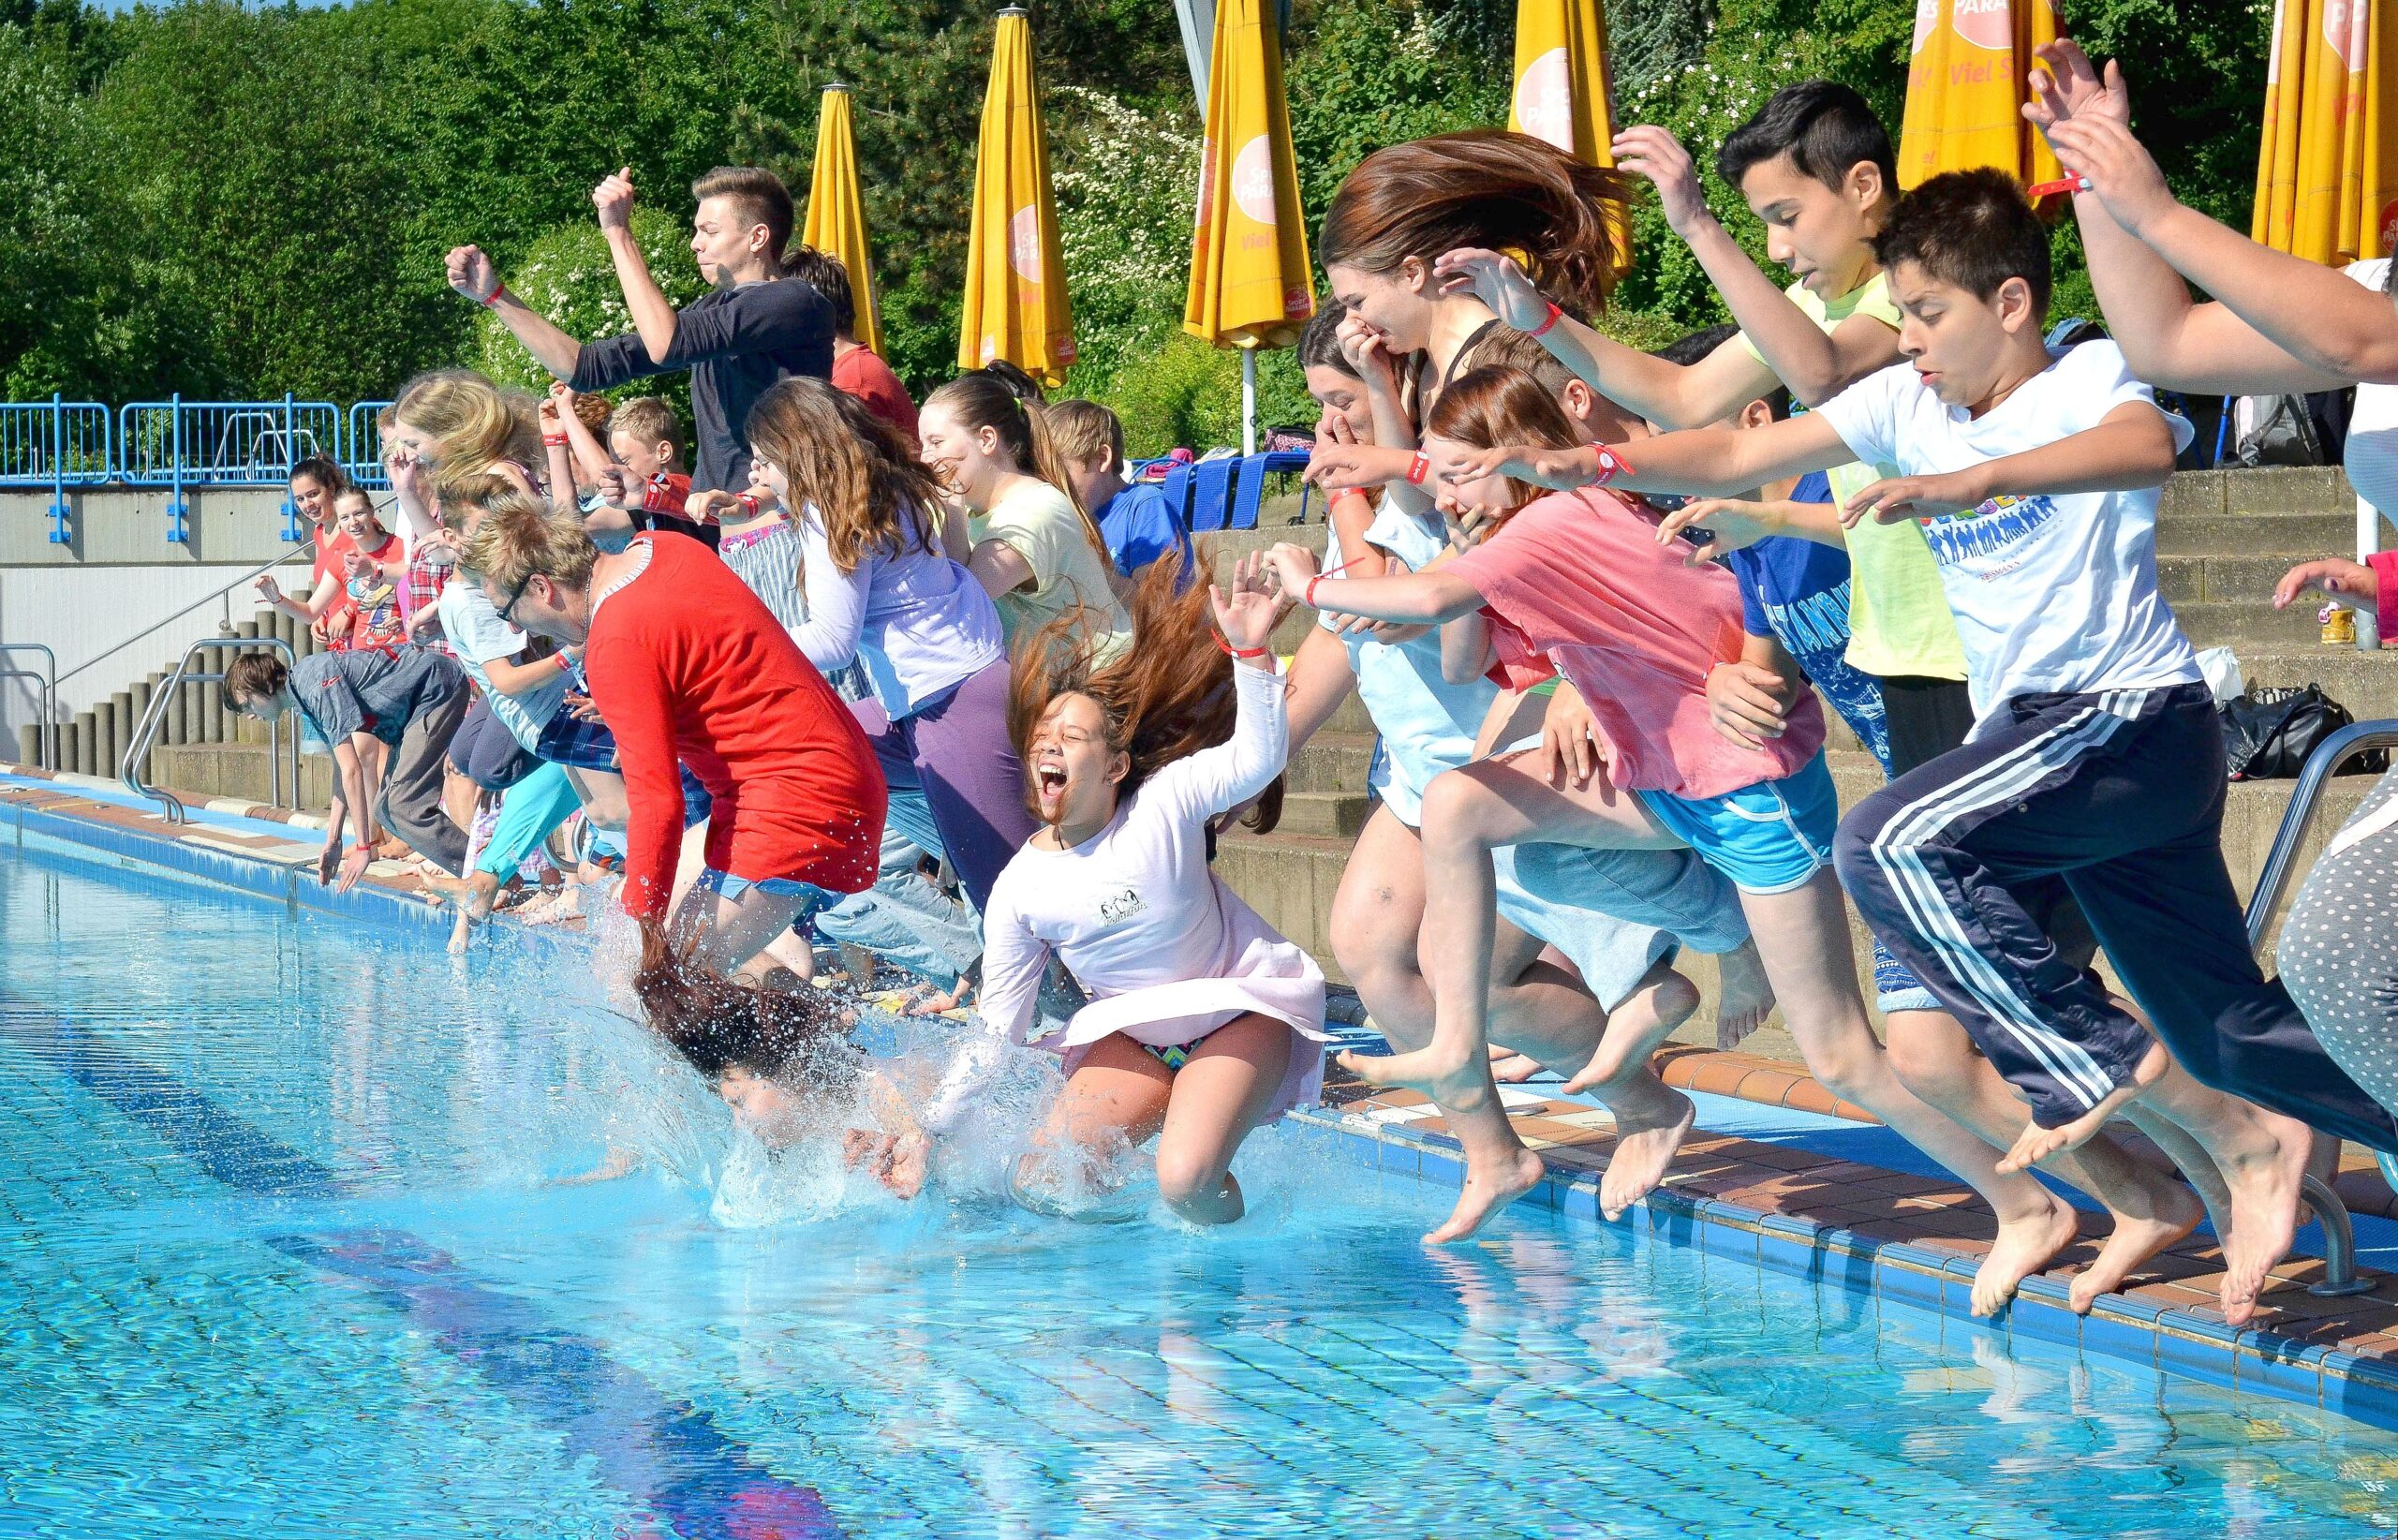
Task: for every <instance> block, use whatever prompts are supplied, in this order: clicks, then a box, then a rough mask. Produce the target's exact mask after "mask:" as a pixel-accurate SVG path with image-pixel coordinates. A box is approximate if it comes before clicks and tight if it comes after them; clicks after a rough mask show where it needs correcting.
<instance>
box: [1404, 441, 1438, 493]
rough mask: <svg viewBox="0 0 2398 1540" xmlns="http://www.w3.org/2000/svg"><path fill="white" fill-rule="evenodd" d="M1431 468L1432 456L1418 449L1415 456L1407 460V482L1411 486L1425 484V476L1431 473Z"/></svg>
mask: <svg viewBox="0 0 2398 1540" xmlns="http://www.w3.org/2000/svg"><path fill="white" fill-rule="evenodd" d="M1431 470H1432V457H1431V456H1430V455H1428V454H1427V453H1425V452H1423V451H1422V450H1417V451H1416V452H1415V458H1414V459H1413V460H1410V461H1408V462H1407V484H1408V485H1409V486H1422V485H1423V484H1424V478H1425V477H1426V476H1428V475H1429V474H1431Z"/></svg>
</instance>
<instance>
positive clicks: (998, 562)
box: [917, 369, 1132, 652]
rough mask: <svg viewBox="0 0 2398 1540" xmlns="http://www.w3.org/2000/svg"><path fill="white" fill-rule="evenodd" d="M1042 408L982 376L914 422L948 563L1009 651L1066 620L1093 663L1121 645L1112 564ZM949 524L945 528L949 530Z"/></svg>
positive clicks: (928, 405) (933, 403) (1123, 619)
mask: <svg viewBox="0 0 2398 1540" xmlns="http://www.w3.org/2000/svg"><path fill="white" fill-rule="evenodd" d="M1045 413H1046V408H1045V407H1043V406H1042V405H1041V403H1039V402H1038V401H1028V400H1026V399H1025V398H1024V397H1023V396H1021V395H1019V394H1018V393H1016V392H1015V391H1014V390H1011V389H1010V388H1009V386H1008V384H1007V382H1006V381H1004V380H1002V379H1000V378H999V377H998V376H996V375H993V374H991V373H989V372H988V371H986V370H979V369H978V370H975V371H974V372H972V373H970V374H964V375H960V376H958V377H957V378H955V379H953V380H951V381H950V382H949V383H948V384H946V385H944V386H942V387H941V388H940V389H939V390H937V391H935V392H933V393H932V394H931V395H929V396H927V397H926V398H925V409H924V411H923V413H922V414H921V415H920V416H919V418H918V419H917V434H918V437H920V438H921V439H922V441H923V445H924V449H923V454H924V461H925V466H927V467H928V468H929V469H930V470H931V471H932V473H933V475H934V476H935V477H937V478H938V479H939V480H940V483H941V484H942V486H944V487H945V488H946V489H947V490H948V492H949V493H950V495H951V496H953V497H954V498H955V501H956V503H957V505H958V508H959V509H960V510H961V511H963V512H964V514H965V520H964V527H963V528H962V529H955V528H945V529H944V532H943V533H944V538H945V539H946V540H948V541H949V542H950V543H949V544H948V546H947V549H948V550H949V553H950V555H952V556H954V557H955V558H956V559H957V560H958V561H960V562H962V563H964V564H965V566H966V569H967V570H969V571H970V572H972V573H973V574H974V578H975V581H976V582H978V583H980V584H981V585H983V591H984V593H987V594H989V595H990V596H991V598H992V599H993V600H997V601H998V603H999V620H1000V623H1001V624H1002V625H1003V626H1004V627H1005V628H1006V629H1007V639H1008V645H1009V647H1010V648H1011V649H1014V648H1019V647H1021V646H1022V645H1023V644H1024V642H1025V639H1026V638H1028V637H1029V636H1031V635H1032V634H1033V633H1034V632H1036V631H1039V630H1041V629H1043V628H1044V627H1046V626H1047V625H1049V623H1050V622H1052V621H1054V620H1057V619H1059V618H1060V617H1065V616H1073V617H1075V619H1074V624H1073V629H1072V634H1073V636H1074V637H1076V638H1077V639H1079V638H1080V637H1081V636H1083V635H1086V634H1088V635H1089V636H1091V637H1093V638H1095V639H1096V642H1097V644H1098V645H1099V647H1100V648H1101V650H1102V651H1103V652H1114V651H1118V650H1120V649H1121V648H1123V647H1125V646H1128V645H1129V644H1131V641H1132V622H1131V620H1130V619H1129V618H1128V617H1127V616H1126V615H1125V613H1124V608H1123V605H1122V604H1121V603H1119V602H1118V600H1117V597H1116V589H1117V582H1118V578H1117V572H1116V566H1115V563H1114V562H1113V561H1112V560H1110V559H1109V557H1108V555H1107V541H1106V540H1105V538H1104V537H1103V536H1102V535H1101V534H1100V531H1099V526H1098V525H1096V524H1094V523H1093V522H1092V521H1091V516H1090V514H1089V512H1088V511H1087V510H1085V509H1084V507H1083V506H1082V505H1081V504H1080V503H1079V502H1076V501H1075V500H1074V491H1073V477H1072V475H1071V474H1070V472H1069V469H1068V466H1067V465H1066V463H1065V460H1064V458H1063V457H1062V456H1060V455H1059V454H1058V448H1057V445H1056V443H1055V442H1054V441H1052V439H1051V437H1050V434H1049V423H1048V419H1047V417H1046V415H1045ZM953 522H955V521H953Z"/></svg>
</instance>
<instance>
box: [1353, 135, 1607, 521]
mask: <svg viewBox="0 0 2398 1540" xmlns="http://www.w3.org/2000/svg"><path fill="white" fill-rule="evenodd" d="M1631 187H1632V183H1631V181H1630V180H1629V179H1628V178H1627V177H1625V176H1624V175H1623V173H1621V172H1620V171H1616V170H1610V169H1607V168H1605V167H1599V166H1589V165H1585V164H1583V163H1582V162H1581V161H1578V160H1576V159H1575V158H1574V157H1573V156H1572V155H1567V154H1565V153H1564V152H1562V151H1561V150H1559V149H1557V148H1556V147H1555V146H1554V145H1550V144H1547V143H1545V142H1543V141H1540V140H1536V139H1533V138H1532V137H1531V136H1530V135H1528V134H1517V133H1508V132H1502V131H1501V130H1498V129H1491V128H1475V129H1469V130H1467V131H1465V132H1463V133H1455V134H1437V135H1434V136H1433V137H1431V138H1429V139H1421V140H1416V141H1414V142H1412V143H1407V144H1394V145H1391V146H1390V147H1389V148H1387V149H1383V150H1377V151H1376V152H1374V153H1373V154H1372V155H1368V156H1367V157H1366V158H1365V159H1364V160H1363V161H1362V162H1360V163H1359V164H1358V167H1357V169H1356V170H1354V171H1351V172H1350V173H1349V175H1348V177H1347V179H1346V180H1344V181H1343V182H1342V183H1341V184H1340V191H1339V192H1338V193H1336V194H1334V195H1333V199H1332V207H1331V208H1330V209H1328V210H1327V211H1325V216H1324V234H1323V240H1322V243H1321V244H1320V245H1319V247H1318V250H1319V253H1320V255H1321V256H1322V257H1323V259H1324V274H1325V281H1326V283H1327V284H1328V285H1329V286H1330V287H1331V289H1332V295H1333V298H1334V300H1336V301H1337V302H1338V303H1339V304H1340V305H1341V306H1343V307H1344V309H1345V310H1346V312H1347V315H1346V318H1345V319H1344V321H1343V324H1342V329H1341V330H1342V343H1343V348H1344V350H1345V351H1346V352H1347V353H1348V355H1349V358H1350V361H1351V363H1353V364H1354V366H1355V368H1356V371H1357V373H1358V375H1359V376H1360V378H1363V380H1364V381H1365V385H1366V391H1367V395H1368V399H1369V401H1370V402H1371V404H1372V407H1373V421H1374V436H1373V437H1374V441H1373V442H1372V443H1370V444H1367V443H1354V444H1343V445H1339V446H1323V445H1319V446H1318V448H1317V452H1316V455H1315V458H1314V461H1313V462H1312V464H1311V466H1310V476H1311V477H1321V476H1324V475H1325V474H1329V473H1331V472H1333V471H1335V470H1339V471H1341V472H1344V473H1346V479H1345V480H1344V481H1343V483H1342V484H1344V485H1349V486H1357V485H1365V484H1370V483H1371V482H1374V481H1380V482H1382V483H1383V484H1384V486H1385V487H1386V488H1387V490H1388V493H1389V495H1390V496H1392V497H1393V498H1395V499H1396V500H1397V502H1398V504H1399V507H1400V508H1402V509H1404V510H1405V511H1408V512H1410V513H1414V514H1416V515H1418V516H1419V517H1422V516H1428V515H1429V514H1430V512H1431V510H1432V489H1431V488H1429V487H1428V486H1427V485H1425V484H1424V479H1423V475H1422V467H1421V466H1420V464H1418V463H1417V462H1416V460H1415V450H1416V444H1417V435H1418V430H1419V429H1420V427H1421V425H1422V423H1423V420H1424V414H1425V413H1426V412H1427V411H1428V410H1429V409H1430V407H1431V406H1432V404H1433V403H1434V402H1436V401H1438V400H1439V399H1440V395H1441V392H1442V391H1443V388H1444V387H1445V385H1446V384H1447V382H1448V381H1450V380H1453V379H1455V378H1458V377H1459V376H1461V375H1463V374H1464V373H1465V372H1466V371H1467V370H1469V369H1471V368H1473V366H1474V362H1475V360H1474V357H1473V353H1474V348H1475V347H1476V345H1477V344H1478V343H1480V342H1481V341H1482V340H1483V339H1484V338H1485V337H1487V336H1488V335H1489V334H1490V333H1491V332H1492V331H1493V330H1494V329H1495V328H1496V327H1497V326H1498V325H1499V318H1498V316H1497V314H1496V313H1495V312H1494V311H1492V310H1491V308H1490V307H1489V306H1488V305H1487V304H1484V303H1483V302H1482V301H1481V300H1480V299H1479V298H1477V297H1476V296H1475V295H1474V293H1473V289H1471V287H1470V286H1469V285H1467V284H1464V283H1461V282H1452V281H1450V280H1449V279H1448V278H1446V277H1445V276H1444V275H1443V274H1441V273H1439V272H1437V271H1436V267H1437V264H1438V263H1439V261H1440V259H1441V258H1442V257H1443V255H1444V254H1445V253H1447V252H1450V251H1453V250H1455V249H1457V248H1458V247H1461V246H1463V247H1480V246H1490V247H1495V248H1497V249H1500V250H1502V251H1507V250H1512V251H1517V252H1521V253H1522V254H1523V257H1524V259H1525V264H1526V266H1527V268H1528V269H1529V271H1530V272H1531V274H1532V279H1533V281H1534V282H1536V283H1537V284H1539V286H1540V287H1541V289H1542V291H1543V292H1544V293H1547V294H1548V295H1549V296H1550V297H1551V298H1552V299H1553V300H1555V301H1556V302H1557V304H1559V305H1560V306H1562V309H1563V310H1565V311H1568V312H1571V313H1572V314H1574V315H1576V316H1596V315H1598V314H1600V313H1601V312H1603V311H1604V310H1606V302H1607V296H1608V294H1609V293H1610V292H1612V291H1613V289H1614V287H1615V276H1616V270H1615V263H1614V253H1616V252H1617V251H1619V250H1621V249H1623V242H1624V241H1625V238H1626V236H1627V233H1628V231H1629V230H1630V220H1631V213H1630V207H1631V204H1630V199H1631ZM1411 471H1413V472H1414V475H1412V476H1411V474H1410V473H1411Z"/></svg>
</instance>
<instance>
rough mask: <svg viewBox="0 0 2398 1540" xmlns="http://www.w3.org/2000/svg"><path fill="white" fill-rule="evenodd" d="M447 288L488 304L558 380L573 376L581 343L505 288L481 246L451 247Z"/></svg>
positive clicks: (579, 356) (527, 349)
mask: <svg viewBox="0 0 2398 1540" xmlns="http://www.w3.org/2000/svg"><path fill="white" fill-rule="evenodd" d="M449 268H450V287H451V288H452V289H456V290H457V291H458V292H459V293H461V294H464V295H465V296H466V298H468V299H470V300H472V301H474V302H475V303H476V304H480V305H485V306H488V307H489V308H490V310H491V313H492V314H493V315H495V316H497V317H498V318H499V320H500V324H501V325H503V326H505V327H507V328H508V330H509V332H510V333H511V335H513V336H514V337H515V338H516V340H517V341H519V342H521V343H523V344H524V345H525V351H526V352H528V353H530V354H532V355H533V357H534V358H535V360H537V361H538V362H539V363H540V365H541V367H542V368H544V369H547V370H548V371H549V372H550V373H552V374H554V375H555V376H557V377H558V378H560V379H569V378H573V375H574V372H575V370H576V368H577V367H578V366H579V365H580V364H581V363H582V361H583V344H581V343H579V342H577V341H575V340H574V338H572V337H570V336H568V335H567V334H566V333H564V332H561V331H560V330H558V328H557V327H556V326H555V325H554V324H553V323H552V322H551V320H550V318H548V317H546V316H544V315H542V314H541V313H540V312H539V311H537V310H535V309H533V308H532V307H531V306H530V305H528V304H525V302H524V301H522V300H520V299H518V298H517V297H516V296H515V295H513V294H511V293H510V292H509V291H508V287H507V286H506V285H505V284H502V283H501V282H500V281H499V274H498V272H497V271H496V269H494V268H493V266H492V263H491V259H490V258H488V257H486V256H484V255H483V252H482V248H481V246H455V247H452V248H451V252H450V257H449Z"/></svg>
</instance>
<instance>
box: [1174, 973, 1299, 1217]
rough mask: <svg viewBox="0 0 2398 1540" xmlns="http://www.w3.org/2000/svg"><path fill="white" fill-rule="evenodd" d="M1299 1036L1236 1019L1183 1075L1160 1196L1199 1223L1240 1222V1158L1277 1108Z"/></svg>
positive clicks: (1177, 1079)
mask: <svg viewBox="0 0 2398 1540" xmlns="http://www.w3.org/2000/svg"><path fill="white" fill-rule="evenodd" d="M1295 1035H1296V1034H1295V1033H1294V1032H1293V1031H1292V1030H1291V1029H1290V1026H1289V1025H1288V1024H1287V1023H1284V1022H1280V1021H1277V1020H1275V1019H1274V1018H1273V1017H1271V1016H1262V1015H1258V1014H1254V1013H1252V1014H1249V1015H1244V1016H1240V1017H1236V1019H1234V1020H1232V1021H1229V1022H1227V1023H1225V1024H1224V1025H1223V1026H1221V1027H1219V1028H1218V1029H1216V1030H1214V1031H1212V1032H1210V1033H1208V1034H1207V1036H1206V1040H1205V1041H1204V1042H1202V1043H1201V1044H1199V1046H1198V1047H1197V1048H1196V1049H1194V1050H1192V1055H1191V1059H1190V1062H1188V1063H1186V1064H1184V1065H1183V1066H1182V1068H1181V1069H1180V1070H1178V1071H1177V1072H1176V1074H1175V1076H1174V1091H1173V1095H1172V1096H1171V1097H1170V1098H1169V1099H1168V1101H1167V1103H1166V1109H1165V1126H1164V1128H1163V1129H1162V1130H1160V1131H1159V1133H1158V1194H1159V1196H1161V1197H1162V1198H1164V1199H1165V1202H1166V1207H1169V1208H1172V1209H1173V1210H1174V1211H1175V1212H1176V1213H1177V1214H1179V1215H1181V1216H1182V1217H1183V1218H1184V1219H1186V1220H1189V1221H1190V1222H1192V1223H1193V1224H1229V1223H1231V1222H1233V1221H1234V1220H1236V1219H1238V1218H1240V1216H1241V1208H1242V1205H1241V1193H1240V1183H1238V1182H1237V1181H1235V1180H1234V1179H1233V1175H1232V1163H1233V1154H1234V1152H1235V1151H1236V1150H1238V1149H1239V1148H1240V1143H1241V1141H1242V1140H1243V1139H1245V1138H1247V1137H1249V1133H1250V1131H1251V1129H1254V1128H1255V1127H1257V1125H1258V1124H1259V1123H1260V1122H1262V1121H1263V1120H1264V1119H1265V1118H1266V1115H1267V1113H1268V1112H1269V1111H1270V1110H1271V1109H1272V1105H1273V1101H1274V1093H1275V1092H1276V1091H1278V1090H1280V1089H1281V1087H1282V1079H1283V1076H1284V1075H1285V1074H1288V1073H1289V1071H1290V1068H1291V1054H1292V1051H1293V1049H1294V1048H1295V1046H1296V1044H1294V1042H1293V1039H1294V1037H1295ZM1308 1051H1310V1052H1313V1051H1315V1050H1314V1048H1313V1047H1312V1045H1310V1046H1309V1048H1308Z"/></svg>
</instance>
